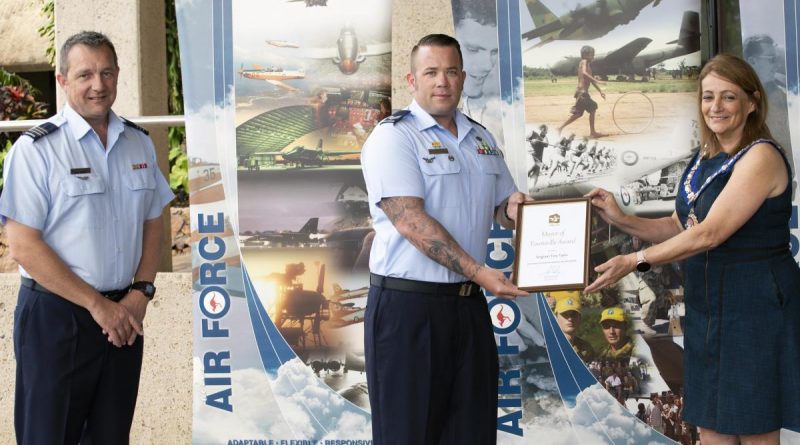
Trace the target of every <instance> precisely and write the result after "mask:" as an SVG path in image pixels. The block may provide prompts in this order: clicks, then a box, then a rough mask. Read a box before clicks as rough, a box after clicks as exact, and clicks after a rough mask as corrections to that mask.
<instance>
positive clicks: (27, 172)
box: [0, 137, 50, 231]
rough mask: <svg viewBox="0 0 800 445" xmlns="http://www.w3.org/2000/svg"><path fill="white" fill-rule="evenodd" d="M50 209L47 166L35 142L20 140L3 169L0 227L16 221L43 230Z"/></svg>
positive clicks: (28, 139)
mask: <svg viewBox="0 0 800 445" xmlns="http://www.w3.org/2000/svg"><path fill="white" fill-rule="evenodd" d="M49 208H50V191H49V186H48V178H47V164H46V162H45V160H44V157H43V156H42V155H41V153H40V152H39V150H38V149H37V147H35V146H34V145H33V141H32V140H31V139H30V138H28V137H20V139H18V140H17V143H16V144H14V146H13V147H12V148H11V150H10V151H9V153H8V155H7V156H6V159H5V162H4V165H3V192H2V195H0V223H2V224H5V223H6V219H12V220H14V221H16V222H18V223H20V224H24V225H26V226H28V227H31V228H34V229H37V230H40V231H41V230H43V229H44V225H45V222H46V221H47V215H48V212H49Z"/></svg>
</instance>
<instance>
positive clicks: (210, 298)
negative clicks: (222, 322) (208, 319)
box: [203, 291, 228, 314]
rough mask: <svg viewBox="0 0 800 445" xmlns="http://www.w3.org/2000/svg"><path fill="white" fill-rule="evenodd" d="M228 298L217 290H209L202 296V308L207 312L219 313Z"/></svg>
mask: <svg viewBox="0 0 800 445" xmlns="http://www.w3.org/2000/svg"><path fill="white" fill-rule="evenodd" d="M226 304H228V300H227V299H226V298H225V296H224V295H222V294H221V293H219V292H216V291H210V292H207V293H206V294H205V295H204V296H203V308H205V310H206V312H208V313H209V314H219V313H221V312H222V311H224V310H225V309H226V308H225V305H226Z"/></svg>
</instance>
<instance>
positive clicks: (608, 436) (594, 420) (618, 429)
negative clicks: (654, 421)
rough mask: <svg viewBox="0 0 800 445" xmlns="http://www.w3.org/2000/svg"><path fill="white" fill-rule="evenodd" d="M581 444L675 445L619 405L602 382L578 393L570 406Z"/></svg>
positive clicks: (576, 433) (573, 423)
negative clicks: (571, 406) (573, 403)
mask: <svg viewBox="0 0 800 445" xmlns="http://www.w3.org/2000/svg"><path fill="white" fill-rule="evenodd" d="M570 417H571V418H572V425H573V429H574V431H575V436H576V437H577V439H578V443H580V444H581V445H595V444H598V445H600V444H614V445H623V444H624V445H644V444H646V445H674V443H675V442H673V441H672V440H670V439H668V438H667V437H666V436H662V435H661V434H659V433H658V432H656V431H655V430H654V429H652V428H650V426H649V425H647V424H646V423H644V422H642V421H640V420H639V419H637V418H636V417H635V416H633V415H632V414H631V413H630V412H628V411H627V410H626V409H625V407H623V406H622V405H620V404H619V403H618V402H617V401H616V400H615V399H614V398H613V397H612V396H611V394H609V393H608V391H606V390H605V389H604V388H603V387H602V386H601V385H600V384H599V383H598V384H595V385H592V386H590V387H588V388H586V389H584V390H583V391H581V393H580V394H578V397H577V398H576V400H575V407H574V408H572V409H571V410H570Z"/></svg>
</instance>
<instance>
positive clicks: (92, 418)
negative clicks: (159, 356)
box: [14, 287, 143, 445]
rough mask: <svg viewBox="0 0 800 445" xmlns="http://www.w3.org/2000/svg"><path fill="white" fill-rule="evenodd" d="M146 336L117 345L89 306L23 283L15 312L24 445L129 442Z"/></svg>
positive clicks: (18, 425) (17, 418)
mask: <svg viewBox="0 0 800 445" xmlns="http://www.w3.org/2000/svg"><path fill="white" fill-rule="evenodd" d="M142 345H143V341H142V338H141V337H137V339H136V342H135V343H134V344H133V346H123V347H122V348H117V347H115V346H114V345H113V344H111V343H109V342H108V340H107V337H106V336H105V335H103V332H102V329H101V328H100V326H99V325H98V324H97V323H95V321H94V320H93V319H92V316H91V315H90V314H89V311H87V310H86V309H84V308H82V307H80V306H77V305H75V304H73V303H71V302H69V301H67V300H65V299H63V298H61V297H58V296H56V295H53V294H50V293H47V292H39V291H35V290H32V289H29V288H27V287H21V288H20V291H19V297H18V302H17V308H16V311H15V313H14V355H15V356H16V359H17V382H16V400H15V406H14V427H15V430H16V434H17V441H18V443H20V444H42V445H45V444H46V445H56V444H69V445H72V444H77V443H78V442H79V441H80V443H81V444H82V445H86V444H114V445H118V444H123V445H124V444H127V443H128V442H129V435H130V429H131V422H132V421H133V411H134V407H135V406H136V393H137V391H138V388H139V373H140V370H141V366H142Z"/></svg>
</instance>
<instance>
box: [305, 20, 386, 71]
mask: <svg viewBox="0 0 800 445" xmlns="http://www.w3.org/2000/svg"><path fill="white" fill-rule="evenodd" d="M391 51H392V44H391V42H386V43H379V44H375V45H366V46H362V45H359V44H358V37H357V36H356V31H355V29H354V28H353V27H352V26H349V25H345V26H344V27H343V28H342V29H341V31H340V32H339V38H338V39H336V46H335V47H330V48H309V49H306V50H303V51H299V52H298V56H299V57H305V58H309V59H331V62H333V63H334V64H336V66H338V67H339V71H341V72H342V73H343V74H347V75H350V74H353V73H355V72H356V71H358V67H359V65H361V64H362V63H363V62H364V61H365V60H367V57H368V56H378V55H381V54H388V53H390V52H391Z"/></svg>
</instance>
